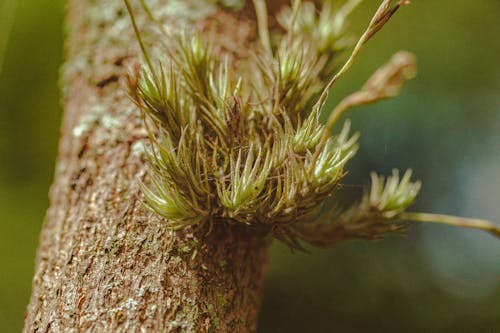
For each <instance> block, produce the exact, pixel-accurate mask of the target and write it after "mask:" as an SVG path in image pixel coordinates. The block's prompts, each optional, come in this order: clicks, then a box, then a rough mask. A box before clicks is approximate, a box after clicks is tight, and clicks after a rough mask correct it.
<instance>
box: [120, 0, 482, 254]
mask: <svg viewBox="0 0 500 333" xmlns="http://www.w3.org/2000/svg"><path fill="white" fill-rule="evenodd" d="M359 2H360V1H358V0H351V1H347V2H346V4H345V5H344V6H342V7H340V8H335V7H334V6H333V5H332V4H331V3H330V2H329V1H327V2H325V4H324V6H323V7H322V8H321V10H320V11H319V13H317V11H316V8H315V6H314V5H313V4H312V3H304V4H302V2H301V1H295V2H294V5H293V7H292V8H288V9H285V10H284V11H283V12H282V13H281V14H279V16H278V17H279V19H278V21H279V22H280V24H281V25H282V27H281V28H282V29H280V30H277V31H276V32H275V33H274V34H270V32H269V31H268V26H267V20H268V17H267V12H266V7H265V3H264V1H262V0H254V4H255V8H256V12H257V17H258V30H259V34H260V37H261V39H260V41H258V42H256V43H255V44H254V45H252V46H251V47H252V49H253V50H254V56H253V57H250V58H249V59H246V60H245V59H244V60H240V61H238V62H232V61H231V59H232V58H230V57H229V56H224V55H223V54H222V56H221V54H220V52H221V51H220V50H217V48H216V47H215V46H214V45H212V44H211V43H210V42H209V41H205V40H203V38H202V37H201V35H199V34H198V35H195V36H194V37H187V36H186V35H185V34H180V35H174V36H173V35H171V34H169V35H166V36H165V38H167V39H168V41H169V42H168V44H169V45H170V46H171V47H170V48H169V49H168V51H166V53H167V54H168V57H167V58H165V59H154V61H153V60H152V59H151V58H150V56H149V54H148V52H147V49H146V46H145V45H144V43H143V42H142V40H141V38H140V34H139V32H138V28H137V25H136V24H135V20H134V17H133V15H132V16H131V17H132V22H133V24H134V28H135V30H136V32H137V36H138V39H139V42H140V44H141V47H142V50H143V53H144V56H145V59H146V63H147V66H146V67H145V68H143V71H142V72H141V73H140V74H139V73H138V74H137V75H134V76H131V77H129V88H130V94H131V96H132V97H133V99H134V101H135V102H136V104H137V105H138V106H139V107H140V108H141V109H142V110H143V112H144V114H145V115H146V116H147V117H146V122H145V124H146V126H147V128H148V130H149V132H150V138H151V143H152V149H151V150H150V153H149V157H148V160H149V164H150V166H151V171H152V172H151V176H152V177H151V185H148V186H146V185H143V187H142V188H143V191H144V194H145V196H146V200H147V205H148V207H149V208H150V209H151V210H152V211H154V212H156V213H157V214H159V215H161V216H164V217H165V218H167V221H166V223H167V224H168V226H169V228H172V229H180V228H184V227H186V226H191V225H204V224H213V223H219V222H220V221H225V222H228V221H229V222H231V223H239V224H245V225H249V226H253V227H256V228H260V229H264V230H267V231H268V232H269V233H272V234H273V235H274V236H275V237H276V238H278V239H280V240H282V241H284V242H285V243H287V244H288V245H290V246H291V247H294V248H301V244H300V240H303V241H306V242H308V243H310V244H313V245H316V246H321V247H326V246H330V245H332V244H334V243H336V242H339V241H343V240H348V239H374V238H378V237H380V236H383V235H385V234H387V233H391V232H394V231H397V230H400V229H401V228H403V227H404V226H405V225H406V224H403V223H401V220H402V219H404V218H405V217H411V218H412V219H414V220H423V219H422V218H421V217H422V215H419V214H412V215H405V211H406V209H407V208H408V207H409V206H410V205H411V204H412V203H413V201H414V200H415V198H416V196H417V194H418V192H419V189H420V182H414V181H411V179H410V177H411V171H407V172H405V173H404V175H403V176H402V177H400V176H399V173H398V172H397V171H394V172H393V174H392V175H391V176H390V177H388V178H387V179H385V178H384V177H379V176H376V175H373V176H372V187H371V190H370V191H367V192H366V195H365V196H364V197H363V198H362V199H361V200H360V202H357V203H354V204H353V205H352V206H351V207H347V208H345V209H334V210H330V211H327V212H323V211H322V209H321V208H322V206H323V204H324V203H325V201H326V200H327V199H328V198H329V197H331V196H332V194H333V193H334V192H335V190H336V189H337V188H338V185H339V182H340V181H341V180H342V179H343V177H344V176H345V174H346V173H347V171H346V167H347V163H348V161H349V160H350V159H352V158H353V157H354V155H355V154H356V152H357V150H358V145H357V139H358V134H350V123H349V122H348V121H346V123H345V125H344V127H343V129H342V131H341V132H340V133H338V134H335V135H332V134H331V131H332V128H333V126H334V125H335V124H336V123H337V122H338V120H339V119H340V118H341V117H342V116H343V115H344V114H345V112H346V111H347V110H349V109H351V108H353V107H357V106H361V105H365V104H368V103H373V102H376V101H379V100H381V99H385V98H390V97H394V96H396V95H397V94H398V93H399V91H400V89H401V88H402V86H403V84H404V82H405V81H406V80H408V79H411V78H412V77H413V76H414V75H415V59H414V57H413V55H411V54H410V53H408V52H398V53H396V54H395V55H394V56H393V57H392V58H391V60H390V61H389V62H388V63H387V64H385V65H383V66H382V67H380V68H379V69H378V70H377V71H376V72H375V73H374V74H373V75H372V76H371V77H370V78H369V79H368V80H367V82H366V83H365V84H364V85H363V87H362V88H361V89H360V90H359V91H356V92H354V93H352V94H350V95H348V96H347V97H346V98H344V99H343V100H342V101H341V102H340V103H339V104H338V105H337V106H336V107H335V108H334V109H333V111H331V112H330V113H329V116H328V119H327V121H326V123H325V124H322V123H321V122H320V121H319V118H320V115H321V114H322V113H324V109H325V101H326V99H327V95H328V92H329V91H330V89H331V88H332V86H333V85H334V84H335V83H336V82H337V80H338V79H339V78H341V77H342V76H343V75H344V74H345V73H346V72H347V70H348V69H349V68H350V67H351V65H352V63H353V61H354V59H355V58H356V57H357V55H358V54H359V53H360V51H361V49H362V47H363V46H364V45H365V44H366V43H367V42H368V41H369V40H370V39H371V38H372V37H373V36H374V35H375V34H376V33H377V32H378V31H379V30H380V29H381V28H382V27H383V26H384V25H385V24H386V23H387V22H388V21H389V19H390V18H391V17H392V16H393V15H394V13H395V12H396V11H397V10H398V9H399V8H400V7H401V6H403V5H406V4H408V3H409V2H408V1H398V2H396V3H395V4H393V1H390V0H384V1H383V2H382V4H381V5H380V7H379V8H378V10H377V11H376V13H375V15H374V17H373V19H372V20H371V22H370V23H369V25H368V27H367V29H366V30H365V32H364V33H363V35H362V36H361V38H360V39H359V40H358V42H357V43H356V44H354V46H353V45H352V44H350V43H349V41H350V40H351V39H350V38H348V37H349V34H348V33H347V29H346V21H347V17H348V15H349V13H350V12H351V11H352V10H353V9H354V8H355V7H356V6H357V5H358V3H359ZM126 3H127V4H128V1H126ZM129 9H130V6H129ZM271 35H272V36H274V39H272V40H271V39H270V37H269V36H271ZM352 46H353V50H352V52H351V54H350V56H349V57H347V59H346V60H345V61H344V62H343V65H340V64H342V58H343V55H344V53H345V51H346V50H347V49H348V48H349V47H352ZM157 60H158V61H157ZM157 62H158V63H159V65H158V66H155V65H154V64H156V63H157ZM427 217H428V216H427ZM472 226H474V227H481V226H480V225H478V224H475V225H472ZM483 229H484V228H483Z"/></svg>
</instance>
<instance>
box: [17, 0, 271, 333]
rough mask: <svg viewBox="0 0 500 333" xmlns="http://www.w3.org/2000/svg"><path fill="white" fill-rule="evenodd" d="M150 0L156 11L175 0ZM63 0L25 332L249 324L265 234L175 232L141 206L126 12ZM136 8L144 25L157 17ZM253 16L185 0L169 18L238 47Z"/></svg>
mask: <svg viewBox="0 0 500 333" xmlns="http://www.w3.org/2000/svg"><path fill="white" fill-rule="evenodd" d="M137 2H138V1H137ZM191 2H193V1H191ZM148 3H149V4H150V6H151V7H152V11H153V13H155V14H156V13H162V10H163V9H165V8H166V6H167V5H169V6H173V5H174V4H179V3H182V1H173V0H171V1H168V0H155V1H148ZM193 3H195V2H193ZM198 3H204V1H198ZM68 6H69V7H68V13H67V15H68V17H67V62H66V64H65V66H64V68H63V77H62V87H63V105H64V109H65V113H64V119H63V123H62V138H61V142H60V151H59V157H58V161H57V168H56V173H55V182H54V185H53V186H52V189H51V194H50V197H51V206H50V208H49V210H48V212H47V216H46V219H45V222H44V226H43V229H42V233H41V238H40V245H39V249H38V253H37V258H36V270H35V276H34V279H33V291H32V295H31V299H30V303H29V306H28V310H27V317H26V322H25V328H24V332H160V331H172V332H250V331H255V328H256V319H257V314H258V309H259V305H260V300H261V288H262V280H263V275H264V270H265V264H266V260H267V242H266V240H265V237H263V236H262V235H259V234H258V233H257V232H254V231H251V230H248V229H246V228H238V227H234V226H232V227H230V226H229V225H223V226H221V225H219V226H216V227H215V229H214V230H213V231H212V232H211V233H209V234H207V232H205V231H204V230H192V229H188V230H183V231H179V232H173V231H169V230H167V229H166V228H165V224H164V223H163V221H162V219H161V218H159V217H158V216H156V215H154V214H152V213H149V212H148V211H146V210H145V209H143V207H142V205H141V201H142V195H141V191H140V189H139V186H138V184H139V180H140V179H145V175H146V166H145V161H144V158H143V156H142V150H141V149H142V147H143V144H145V143H146V142H147V136H146V133H145V130H144V128H143V125H142V122H141V120H140V116H139V111H138V110H137V109H136V108H135V107H133V105H132V103H131V102H130V100H129V99H128V98H127V93H126V90H125V89H124V88H123V81H124V77H125V74H126V73H127V70H128V68H130V66H133V65H134V64H137V62H138V57H137V55H138V47H137V42H136V40H135V37H134V35H133V33H132V29H131V25H130V21H129V17H128V16H127V15H126V11H125V7H124V5H123V2H122V1H121V0H109V1H93V0H72V1H69V4H68ZM181 7H182V6H181ZM139 9H140V8H137V15H138V19H139V22H140V23H141V26H143V27H146V26H147V25H148V24H149V25H152V24H154V23H152V22H150V21H148V19H147V17H146V16H145V15H144V14H141V13H142V11H140V10H139ZM164 12H165V11H164ZM175 14H176V15H178V13H177V12H175ZM194 14H196V15H194ZM170 15H171V14H170ZM181 16H182V17H181ZM251 17H252V15H249V14H248V12H247V11H246V10H243V11H242V12H239V13H236V12H231V11H223V10H220V9H217V10H216V11H215V12H210V13H208V14H204V15H200V13H199V12H198V13H189V11H188V10H186V12H185V13H182V15H180V14H179V15H178V17H175V18H172V22H173V23H171V24H174V22H177V23H179V21H180V20H186V21H189V22H190V23H189V24H190V25H192V27H193V28H194V27H196V28H197V29H198V28H199V29H201V30H203V31H205V32H207V33H208V32H211V33H215V34H216V39H217V40H218V41H219V44H220V45H221V46H223V47H226V46H227V45H230V46H231V47H232V49H234V50H238V49H240V50H245V49H246V48H245V44H247V43H248V41H249V40H250V39H253V38H255V24H254V22H253V20H252V19H251ZM162 19H166V22H170V21H169V17H168V13H167V14H165V15H163V16H162ZM174 19H175V20H174ZM169 24H170V23H169ZM149 29H151V26H149ZM235 56H236V57H238V56H240V55H239V54H238V52H236V53H235Z"/></svg>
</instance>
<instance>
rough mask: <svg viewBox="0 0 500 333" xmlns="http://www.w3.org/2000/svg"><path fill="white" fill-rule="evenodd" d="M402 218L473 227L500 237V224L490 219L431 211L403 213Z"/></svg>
mask: <svg viewBox="0 0 500 333" xmlns="http://www.w3.org/2000/svg"><path fill="white" fill-rule="evenodd" d="M400 217H401V219H404V220H411V221H416V222H424V223H440V224H448V225H452V226H455V227H462V228H472V229H479V230H483V231H487V232H489V233H491V234H493V235H495V236H496V237H500V226H496V225H494V224H493V223H491V222H490V221H487V220H481V219H471V218H464V217H458V216H452V215H441V214H429V213H402V214H401V216H400Z"/></svg>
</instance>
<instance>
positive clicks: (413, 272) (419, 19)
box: [0, 0, 500, 333]
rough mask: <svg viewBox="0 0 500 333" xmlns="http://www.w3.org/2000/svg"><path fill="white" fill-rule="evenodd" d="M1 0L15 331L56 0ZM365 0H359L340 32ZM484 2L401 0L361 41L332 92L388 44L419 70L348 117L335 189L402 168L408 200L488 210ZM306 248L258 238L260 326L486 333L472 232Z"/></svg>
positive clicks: (55, 32)
mask: <svg viewBox="0 0 500 333" xmlns="http://www.w3.org/2000/svg"><path fill="white" fill-rule="evenodd" d="M5 1H7V0H0V10H2V11H3V12H0V31H3V32H5V31H6V30H5V29H6V25H7V24H8V22H9V18H14V20H13V27H12V33H11V34H10V40H9V43H8V47H7V48H6V52H5V54H4V55H5V58H4V63H3V70H2V71H1V72H0V263H1V264H0V332H18V331H20V330H21V327H22V325H23V314H24V311H25V307H26V304H27V302H28V298H29V294H30V288H31V277H32V274H33V268H34V256H35V250H36V246H37V242H38V233H39V230H40V227H41V223H42V220H43V216H44V213H45V210H46V208H47V206H48V199H47V192H48V188H49V186H50V183H51V182H52V176H53V168H54V160H55V156H56V151H57V142H58V136H59V125H60V117H61V109H60V107H59V104H58V99H59V97H58V88H57V77H58V68H59V66H60V64H61V61H62V38H63V34H62V31H63V30H62V24H63V23H62V19H63V7H64V1H62V0H50V1H49V0H22V1H20V0H17V1H16V0H14V2H16V7H17V8H16V9H17V10H16V13H15V16H14V17H13V16H11V15H10V14H6V9H5V8H6V7H4V6H3V5H4V4H5ZM377 4H378V1H372V0H370V1H365V4H364V5H362V6H361V8H360V9H359V10H358V11H357V12H356V13H355V15H354V17H353V20H352V27H353V30H355V31H358V32H359V31H361V29H362V28H363V27H364V26H365V25H366V21H367V20H368V19H369V15H370V14H371V13H373V11H374V10H375V8H376V6H377ZM499 15H500V1H498V0H482V1H470V0H432V1H426V0H414V1H413V4H412V6H410V7H408V8H404V9H403V10H401V12H400V13H398V14H397V15H396V17H395V18H394V20H393V22H391V23H390V24H389V25H388V26H387V27H386V28H385V30H384V31H383V32H382V33H380V35H378V36H377V37H376V38H375V39H374V40H373V41H371V43H370V44H369V46H368V47H367V48H366V49H365V50H364V51H363V53H362V55H361V57H360V58H359V60H358V61H357V64H356V65H355V66H354V67H353V69H352V71H351V72H350V73H349V75H348V76H346V77H345V79H343V80H342V81H341V82H340V83H339V86H338V88H337V89H336V91H335V92H334V93H333V94H332V98H333V99H336V100H338V99H339V98H340V97H341V96H343V95H344V94H346V93H348V92H349V91H352V90H353V89H355V88H357V87H359V86H360V85H361V84H362V83H363V80H364V79H365V78H367V76H368V75H369V74H370V73H371V72H372V71H373V70H374V69H375V68H376V67H377V65H379V64H381V63H383V62H385V61H386V60H387V59H388V58H389V57H390V55H391V54H392V53H393V52H395V51H396V50H399V49H407V50H410V51H413V52H414V53H416V54H417V56H418V60H419V76H418V77H417V79H415V80H413V81H412V82H410V83H409V84H408V85H407V86H406V88H405V89H404V92H403V94H402V96H400V97H399V98H397V99H395V100H392V101H388V102H384V103H382V104H378V105H376V106H371V107H368V108H365V109H363V110H355V111H353V112H352V113H351V114H350V115H349V117H350V118H351V119H352V120H353V126H354V128H355V129H356V130H359V131H361V133H362V138H361V150H360V152H359V154H358V156H357V158H356V159H355V160H354V161H353V162H352V163H351V167H352V171H351V173H350V174H349V176H348V177H347V178H346V179H345V181H344V185H345V186H344V190H343V193H344V195H345V197H346V198H354V197H355V196H357V195H359V193H360V192H361V188H362V186H363V185H366V184H368V174H369V172H370V171H372V170H376V171H378V172H381V173H384V174H388V173H390V171H391V169H392V168H393V167H397V168H400V169H406V168H409V167H411V168H413V170H414V171H415V174H416V177H417V178H419V179H421V180H422V181H423V182H424V187H423V190H422V192H421V195H420V197H419V200H418V203H417V205H416V207H415V210H419V211H420V210H421V211H431V212H437V213H451V214H457V215H465V216H475V217H481V218H487V219H490V220H493V221H496V222H497V223H500V178H499V176H500V174H499V171H500V61H499V60H500V39H499V37H498V36H500V25H499V24H498V19H499ZM4 35H5V33H4V34H2V33H1V32H0V38H3V37H2V36H4ZM1 45H2V41H1V40H0V51H1ZM0 59H1V56H0ZM311 252H312V253H311V254H291V253H290V251H289V250H288V249H287V248H285V247H284V246H282V245H280V244H275V245H274V246H273V249H272V256H271V264H270V269H269V274H268V278H267V282H266V287H265V297H264V304H263V308H262V312H261V317H260V323H259V332H262V333H267V332H370V333H376V332H450V333H451V332H453V333H456V332H500V241H496V240H495V239H493V237H491V236H489V235H487V234H483V233H481V232H477V231H469V230H458V229H453V228H449V227H445V226H435V225H426V226H416V227H413V228H412V229H411V230H410V232H409V233H408V235H407V236H405V237H396V238H390V239H387V240H384V241H379V242H372V243H367V242H351V243H345V244H340V245H338V246H337V247H336V248H334V249H332V250H329V251H318V250H312V251H311Z"/></svg>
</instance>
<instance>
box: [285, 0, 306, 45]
mask: <svg viewBox="0 0 500 333" xmlns="http://www.w3.org/2000/svg"><path fill="white" fill-rule="evenodd" d="M301 5H302V0H295V1H294V2H293V9H292V18H291V19H290V27H289V28H288V36H287V38H288V45H290V46H292V43H293V28H294V26H295V20H296V19H297V14H298V12H299V9H300V6H301Z"/></svg>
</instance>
